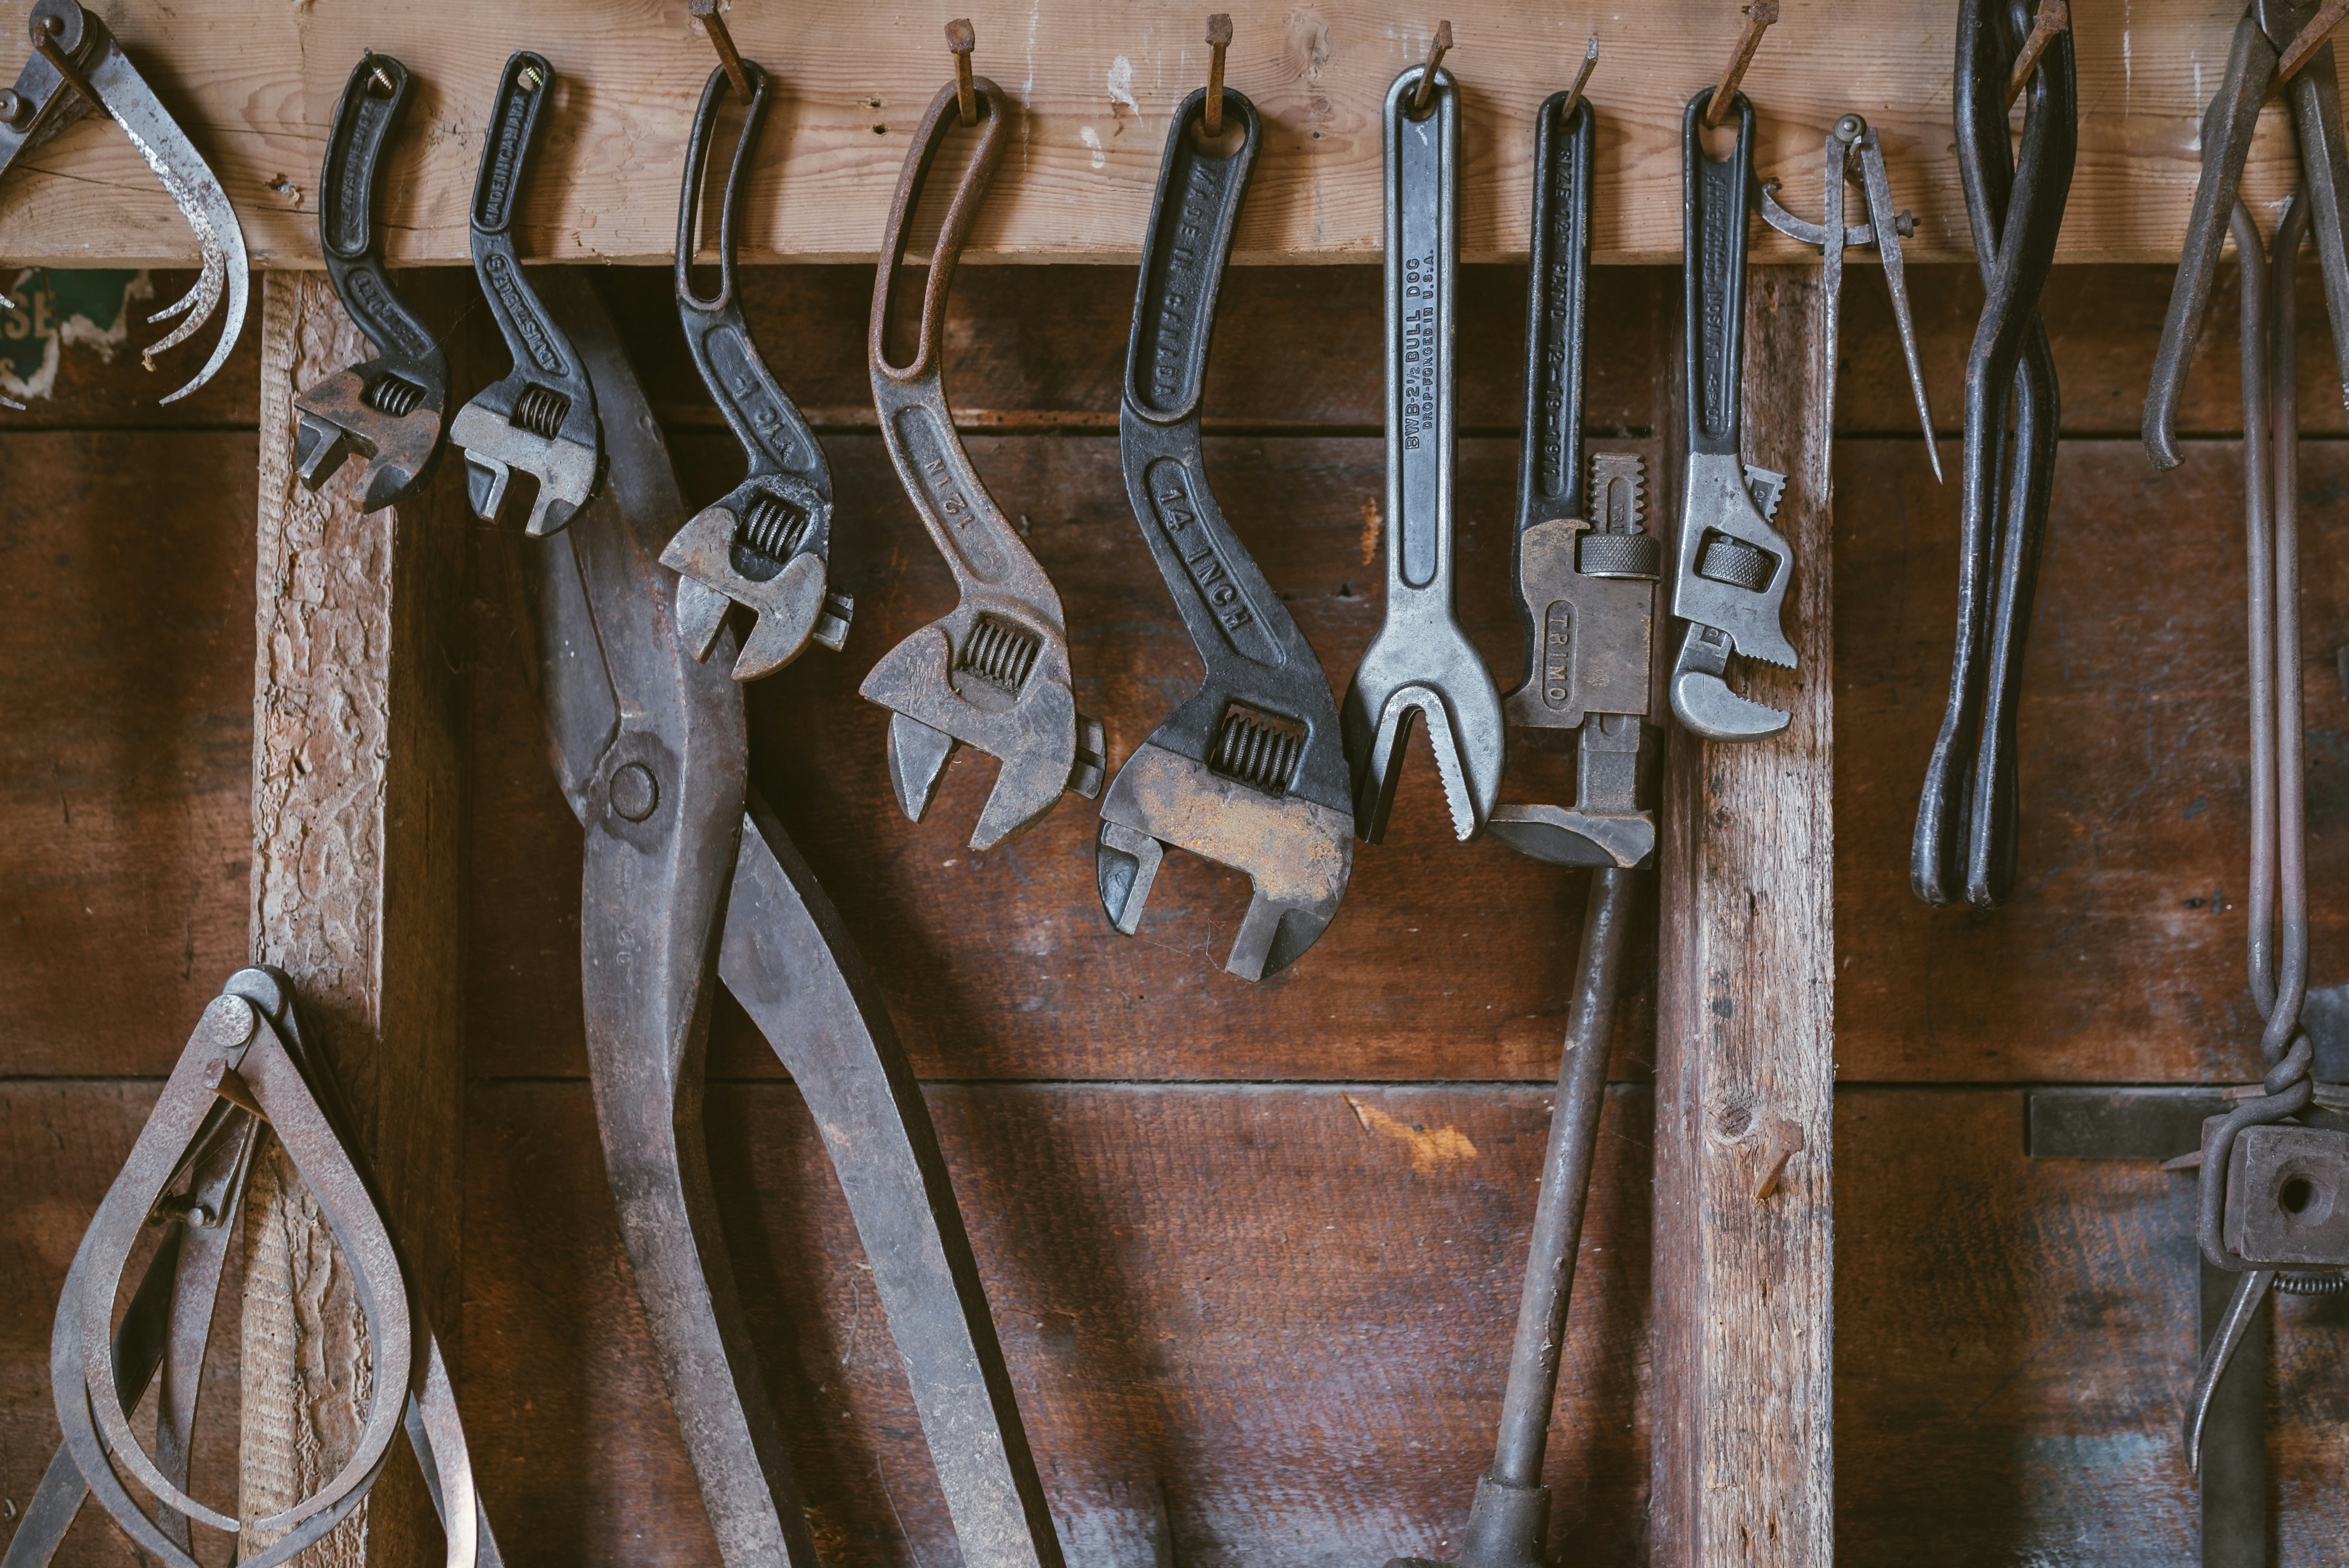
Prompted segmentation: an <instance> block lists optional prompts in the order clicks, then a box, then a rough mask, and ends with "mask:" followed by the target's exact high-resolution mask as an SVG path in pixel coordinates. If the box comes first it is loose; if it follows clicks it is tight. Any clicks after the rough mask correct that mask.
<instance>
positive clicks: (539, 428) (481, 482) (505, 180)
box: [449, 49, 604, 538]
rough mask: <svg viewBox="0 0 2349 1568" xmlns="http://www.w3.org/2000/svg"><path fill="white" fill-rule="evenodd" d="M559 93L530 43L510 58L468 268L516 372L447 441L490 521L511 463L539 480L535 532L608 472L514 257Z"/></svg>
mask: <svg viewBox="0 0 2349 1568" xmlns="http://www.w3.org/2000/svg"><path fill="white" fill-rule="evenodd" d="M553 97H554V67H553V66H550V65H548V64H547V63H546V60H545V57H543V56H540V55H533V54H532V53H530V52H529V51H528V50H526V49H524V50H520V51H517V52H516V53H515V54H514V56H513V57H512V58H511V59H509V60H507V61H506V68H505V73H504V75H502V76H501V77H499V78H498V96H497V99H496V101H495V102H494V103H493V104H492V106H491V108H490V123H489V129H488V130H487V131H485V132H484V133H483V135H482V137H481V173H480V175H479V176H478V177H477V178H476V179H475V181H474V182H473V211H472V229H473V271H474V272H475V273H477V274H478V275H479V276H480V278H481V293H482V294H483V295H484V296H486V297H487V298H488V300H489V302H490V314H491V315H492V316H494V317H496V318H497V324H498V331H499V332H500V333H501V334H502V335H504V337H505V340H506V348H507V350H508V351H509V352H510V353H512V355H513V369H512V372H511V373H510V374H509V375H507V377H505V379H503V380H502V381H499V382H496V383H493V384H492V385H491V386H489V387H483V388H482V389H481V391H480V392H478V393H475V394H474V396H473V400H472V401H471V402H470V403H468V404H466V405H465V406H464V407H462V408H460V409H458V410H457V417H456V418H454V419H452V420H450V424H449V438H450V440H451V441H454V442H455V443H457V445H459V446H460V447H462V448H463V449H464V450H465V493H466V497H467V499H468V500H471V503H472V508H473V515H474V516H476V517H478V518H480V519H481V521H483V522H495V521H497V520H498V513H499V512H500V511H502V510H503V509H504V507H505V500H506V489H507V487H508V486H509V485H510V484H511V483H512V480H513V471H514V470H515V469H521V470H522V471H523V473H525V474H528V475H530V476H531V477H533V478H534V479H535V480H538V493H537V494H536V495H535V496H533V497H532V498H531V503H530V520H529V521H528V522H527V523H526V524H525V525H524V531H526V532H528V533H529V534H530V535H531V536H532V537H533V538H537V537H540V536H542V535H544V534H549V533H553V532H554V531H557V530H559V529H561V528H562V527H563V526H564V524H565V523H567V522H569V521H571V518H572V514H573V513H574V512H576V511H578V510H579V509H580V508H581V507H583V506H585V505H586V504H587V498H588V497H589V496H591V495H593V494H594V493H595V486H596V485H597V483H598V482H600V481H601V480H602V478H603V472H604V443H603V432H602V428H601V427H600V426H598V425H597V423H596V420H595V387H593V386H592V385H590V384H589V382H588V379H587V373H586V371H585V370H584V369H582V368H581V366H580V364H579V356H578V355H577V354H576V353H574V352H573V350H572V347H571V344H570V342H569V340H568V339H566V338H565V337H564V335H563V329H562V328H561V327H559V326H557V325H554V318H553V317H551V316H550V315H547V313H546V306H545V305H544V304H542V303H541V302H540V300H539V297H538V294H537V291H536V290H534V289H533V288H532V287H531V286H530V280H529V279H528V278H526V277H524V276H523V270H522V262H521V260H520V258H518V257H517V256H516V255H515V254H514V243H513V215H514V208H515V207H516V206H517V205H519V204H520V202H521V200H522V187H523V180H524V178H525V176H527V175H528V174H529V172H530V166H531V163H532V161H533V159H534V158H535V157H536V155H537V151H538V139H539V135H540V133H541V131H542V130H543V129H544V128H545V125H546V100H547V99H549V98H553Z"/></svg>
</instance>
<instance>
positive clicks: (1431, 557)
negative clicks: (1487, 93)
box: [1385, 69, 1460, 610]
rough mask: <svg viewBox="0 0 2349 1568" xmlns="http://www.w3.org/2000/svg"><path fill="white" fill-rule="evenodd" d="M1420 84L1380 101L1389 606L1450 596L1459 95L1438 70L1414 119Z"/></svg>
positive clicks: (1415, 77)
mask: <svg viewBox="0 0 2349 1568" xmlns="http://www.w3.org/2000/svg"><path fill="white" fill-rule="evenodd" d="M1423 74H1424V73H1423V71H1422V72H1413V73H1407V74H1405V75H1403V76H1401V77H1396V78H1395V82H1394V85H1393V86H1392V87H1391V88H1388V89H1387V101H1386V143H1387V147H1386V160H1385V177H1386V179H1387V181H1388V182H1389V188H1388V190H1387V192H1386V201H1385V207H1386V291H1387V300H1386V333H1387V341H1386V371H1387V377H1386V380H1387V398H1386V421H1387V431H1388V436H1387V503H1388V504H1387V511H1388V514H1389V515H1388V518H1387V527H1388V528H1389V529H1390V530H1391V531H1392V538H1391V540H1390V541H1389V543H1388V546H1387V583H1388V593H1390V595H1392V594H1393V593H1394V592H1395V590H1396V588H1397V587H1398V586H1401V587H1404V588H1412V589H1428V588H1435V587H1438V586H1439V584H1440V585H1441V586H1442V587H1443V588H1444V589H1446V590H1448V589H1449V586H1450V577H1451V562H1452V465H1453V408H1452V404H1453V321H1454V296H1455V294H1456V292H1457V283H1458V277H1459V271H1460V94H1459V91H1458V89H1457V88H1456V87H1455V86H1454V82H1453V80H1452V74H1451V73H1450V72H1449V71H1444V70H1441V69H1439V70H1437V72H1436V73H1435V92H1434V95H1433V97H1434V102H1433V108H1431V110H1430V111H1429V112H1428V113H1427V114H1425V115H1424V116H1423V117H1422V118H1420V119H1413V118H1412V115H1411V100H1412V98H1413V95H1414V94H1415V93H1416V91H1417V90H1418V83H1419V80H1420V77H1421V76H1422V75H1423ZM1448 597H1449V595H1448V593H1447V594H1446V598H1447V601H1448ZM1448 607H1449V606H1448V603H1447V605H1446V608H1447V610H1448Z"/></svg>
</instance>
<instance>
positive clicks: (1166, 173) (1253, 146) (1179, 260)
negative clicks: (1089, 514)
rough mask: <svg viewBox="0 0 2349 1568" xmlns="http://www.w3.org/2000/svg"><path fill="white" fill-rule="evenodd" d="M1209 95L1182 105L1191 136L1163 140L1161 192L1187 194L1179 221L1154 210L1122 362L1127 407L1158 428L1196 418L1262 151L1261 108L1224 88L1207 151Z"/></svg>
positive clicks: (1179, 114)
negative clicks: (1220, 294) (1246, 196)
mask: <svg viewBox="0 0 2349 1568" xmlns="http://www.w3.org/2000/svg"><path fill="white" fill-rule="evenodd" d="M1206 96H1207V95H1206V89H1205V88H1201V89H1200V90H1199V91H1197V92H1195V93H1193V94H1192V95H1191V96H1190V97H1189V98H1185V99H1184V100H1183V103H1182V107H1181V108H1177V109H1176V110H1175V111H1174V123H1175V124H1176V125H1177V126H1179V127H1183V128H1185V129H1186V130H1187V132H1188V133H1189V134H1181V135H1176V136H1173V137H1170V138H1168V139H1167V143H1166V162H1165V166H1164V169H1163V170H1162V171H1161V172H1160V175H1159V183H1160V187H1161V189H1162V190H1164V191H1181V192H1183V200H1182V204H1181V207H1180V208H1179V210H1177V211H1175V212H1174V213H1173V214H1171V216H1173V217H1174V219H1175V220H1176V221H1175V222H1167V223H1161V222H1158V219H1159V217H1160V216H1161V214H1162V211H1163V210H1162V209H1158V208H1154V209H1153V210H1152V222H1151V226H1150V232H1149V233H1148V234H1147V235H1146V236H1145V237H1144V238H1143V250H1142V289H1141V294H1140V296H1139V300H1138V303H1137V304H1136V306H1135V315H1134V322H1133V340H1132V346H1131V347H1130V349H1129V350H1128V352H1127V354H1126V357H1125V403H1126V407H1129V408H1131V409H1133V412H1134V413H1136V414H1138V415H1140V416H1141V417H1142V418H1144V419H1147V420H1149V421H1150V422H1151V423H1153V424H1155V425H1168V424H1174V423H1177V422H1180V421H1182V420H1185V419H1191V418H1196V417H1197V415H1198V409H1199V398H1200V395H1201V392H1202V389H1203V388H1204V387H1205V385H1206V374H1207V350H1208V341H1209V338H1210V336H1211V335H1212V334H1213V333H1214V330H1215V325H1216V291H1217V290H1218V289H1220V288H1221V287H1222V286H1223V277H1224V270H1223V266H1222V260H1223V258H1224V257H1225V256H1226V255H1228V254H1230V253H1231V248H1232V229H1233V225H1234V224H1236V223H1237V222H1239V211H1240V194H1241V192H1243V191H1246V190H1247V182H1248V176H1249V174H1250V173H1251V172H1252V171H1253V170H1255V168H1256V155H1257V149H1258V148H1260V147H1261V146H1262V145H1263V143H1264V121H1263V120H1262V119H1260V118H1259V117H1258V116H1257V109H1256V105H1255V104H1253V103H1251V102H1249V101H1248V99H1247V96H1246V95H1245V94H1243V93H1241V92H1240V91H1238V90H1237V88H1225V89H1224V128H1223V133H1222V134H1221V135H1220V136H1218V137H1216V139H1214V141H1213V143H1212V144H1205V143H1203V141H1202V132H1203V128H1204V126H1205V124H1206V119H1205V115H1206Z"/></svg>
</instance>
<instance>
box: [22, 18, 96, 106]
mask: <svg viewBox="0 0 2349 1568" xmlns="http://www.w3.org/2000/svg"><path fill="white" fill-rule="evenodd" d="M65 26H66V25H65V23H64V22H62V21H60V20H59V19H58V18H57V17H55V16H44V17H42V18H40V19H39V20H38V21H36V22H35V23H34V24H33V50H34V52H35V53H36V54H37V55H39V56H40V57H41V58H43V59H45V60H47V61H48V62H49V64H50V66H51V67H53V68H55V70H56V71H57V75H59V76H60V77H64V78H65V83H66V86H67V87H69V88H73V90H74V91H75V92H77V93H79V94H80V95H81V96H82V98H83V99H84V100H85V101H86V102H88V105H89V107H90V108H94V109H96V110H97V111H98V113H99V114H100V115H101V116H103V117H104V118H106V119H113V118H114V111H113V110H112V109H110V108H107V107H106V104H105V101H104V100H103V99H101V98H99V97H98V89H97V88H93V87H91V86H90V85H89V78H88V77H86V76H83V75H82V74H81V67H79V66H77V65H75V64H74V63H73V60H72V59H71V58H70V57H68V56H67V54H66V52H65V51H64V50H63V49H61V48H59V47H57V35H58V34H59V33H62V32H64V31H65Z"/></svg>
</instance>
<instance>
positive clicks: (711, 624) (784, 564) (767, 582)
mask: <svg viewBox="0 0 2349 1568" xmlns="http://www.w3.org/2000/svg"><path fill="white" fill-rule="evenodd" d="M710 20H712V21H715V20H716V17H715V15H714V14H713V15H712V16H711V18H710ZM718 26H719V28H720V29H721V32H720V33H714V34H712V35H711V36H712V37H713V38H715V37H718V36H722V29H723V27H724V24H723V23H722V22H719V24H718ZM736 70H739V71H740V72H741V73H742V74H743V75H744V76H745V77H747V79H748V80H749V81H750V84H751V88H750V98H749V101H748V102H747V103H745V104H744V105H743V109H742V129H741V136H740V140H738V141H737V142H736V143H735V145H734V159H733V162H732V163H731V164H730V166H729V167H728V170H727V173H726V194H725V197H724V200H723V202H722V204H721V206H720V207H719V220H718V276H719V284H718V294H717V297H715V298H713V299H703V298H702V297H701V296H700V295H698V294H696V293H694V289H693V255H694V239H695V233H696V230H697V229H698V219H699V217H700V212H701V199H702V179H703V175H704V172H705V170H707V169H708V167H709V144H710V139H711V138H712V137H714V136H715V135H716V134H717V129H718V115H719V106H720V105H721V104H722V103H723V102H724V99H725V95H726V89H727V87H728V85H729V84H730V80H731V75H730V72H731V71H736ZM772 94H773V88H772V81H771V78H770V77H768V75H767V73H766V72H765V71H764V70H762V69H761V67H759V66H757V65H756V64H753V63H751V62H750V61H746V60H743V59H740V57H736V58H735V59H734V61H733V63H732V66H731V67H726V66H721V67H719V68H718V69H717V70H714V71H712V72H710V73H709V81H708V82H706V83H704V84H703V86H702V89H701V107H700V108H699V109H698V111H696V113H695V114H694V117H693V132H692V135H691V137H690V139H688V141H687V143H686V152H685V190H684V193H683V194H682V195H680V196H679V197H678V209H677V315H678V321H679V323H680V324H682V325H683V326H684V328H685V346H686V347H687V348H688V350H689V351H690V352H691V353H692V355H693V367H694V368H695V369H696V370H698V371H699V372H700V373H701V384H702V385H703V386H705V387H709V396H710V397H711V398H712V400H714V401H715V402H716V403H717V405H718V411H719V413H721V414H723V415H724V416H726V425H727V428H729V429H730V430H732V431H733V432H734V438H735V439H736V440H737V441H739V442H740V443H741V446H742V451H743V455H744V456H745V457H746V458H747V459H749V462H750V469H749V471H748V472H747V473H746V474H745V475H744V476H743V479H742V482H741V483H740V484H739V485H736V486H735V487H734V488H733V489H732V490H729V491H727V492H726V494H725V495H723V496H721V497H720V498H719V500H717V501H715V502H714V503H712V504H711V505H709V506H706V507H704V508H702V509H701V510H700V511H698V512H696V513H694V515H693V517H692V519H691V520H690V521H688V522H687V523H686V525H685V526H684V527H683V528H681V529H679V530H678V532H677V537H676V538H675V539H672V540H670V541H669V542H668V548H667V549H666V550H664V551H662V552H661V564H662V565H664V566H667V567H668V568H669V569H670V570H672V571H674V572H675V573H678V582H677V619H678V628H679V630H680V632H681V633H682V634H683V635H684V637H685V641H686V645H687V646H688V647H689V648H691V649H692V650H693V651H694V656H695V657H696V658H708V657H709V650H710V647H711V645H713V644H715V643H716V642H717V640H718V631H719V626H720V625H722V624H724V622H725V620H726V616H727V612H728V610H729V609H730V607H731V606H733V605H735V604H740V605H743V606H744V607H746V608H747V609H749V610H750V613H751V614H752V616H753V617H754V620H753V622H752V624H751V627H750V635H748V636H747V637H745V638H743V639H742V652H741V655H740V656H739V657H738V658H736V660H735V661H734V678H735V679H736V680H738V681H748V680H756V679H758V678H759V677H760V676H764V675H771V674H773V673H774V672H775V671H777V670H779V669H781V668H782V667H783V666H784V665H787V664H790V663H791V662H792V660H793V659H795V658H797V657H798V656H799V655H800V652H801V650H802V649H803V648H805V647H806V646H807V645H808V644H809V642H810V641H814V642H817V643H821V644H822V645H823V646H825V647H827V648H831V649H833V651H834V652H838V651H839V648H840V646H841V645H842V644H843V643H844V642H846V641H847V640H848V621H849V616H850V615H851V614H854V608H855V607H854V604H853V603H851V601H850V599H849V596H848V595H847V594H845V593H835V592H833V590H831V589H830V588H829V587H828V586H827V585H826V573H827V571H828V569H829V566H830V562H831V560H832V468H831V465H830V464H828V463H827V462H825V461H824V456H823V448H822V447H820V446H818V445H817V444H816V438H815V432H814V431H812V430H811V429H809V428H808V424H807V420H806V419H805V418H802V417H801V414H800V411H799V408H798V406H797V405H795V404H793V403H792V400H791V398H790V397H786V396H785V395H784V392H783V389H782V387H780V386H778V385H777V384H776V382H775V377H774V374H773V373H772V372H771V371H770V370H769V369H768V368H767V362H766V360H765V358H764V357H763V356H761V354H760V353H759V346H758V344H757V343H756V342H754V341H753V340H752V339H751V336H750V324H749V323H748V322H746V321H744V320H743V319H742V299H741V295H740V294H738V293H736V291H735V287H734V252H735V246H736V242H737V241H738V239H739V237H740V231H741V217H742V208H743V189H744V186H745V184H746V182H747V181H748V180H749V178H750V159H751V154H752V152H753V151H754V150H756V148H757V146H758V142H759V130H760V128H761V126H763V125H764V124H765V123H766V119H767V106H768V102H769V99H770V98H771V97H772Z"/></svg>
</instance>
